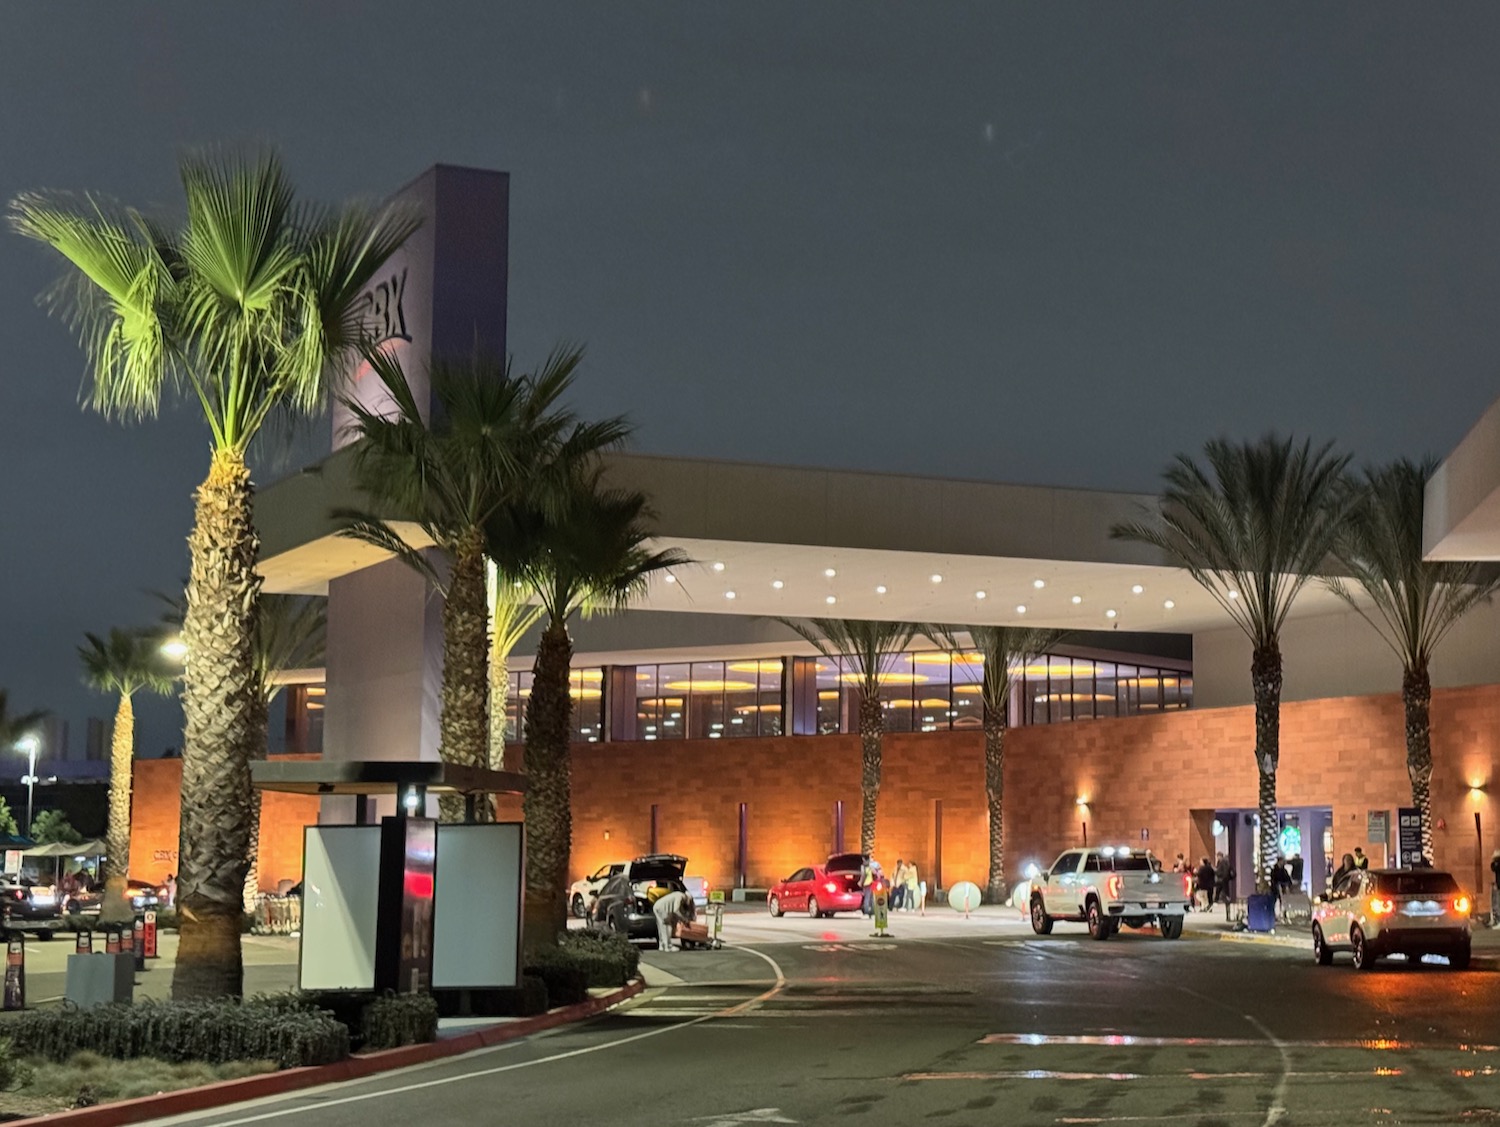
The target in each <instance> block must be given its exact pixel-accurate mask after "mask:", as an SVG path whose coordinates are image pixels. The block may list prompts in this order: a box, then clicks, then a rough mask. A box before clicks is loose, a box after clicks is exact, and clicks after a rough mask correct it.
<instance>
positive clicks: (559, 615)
mask: <svg viewBox="0 0 1500 1127" xmlns="http://www.w3.org/2000/svg"><path fill="white" fill-rule="evenodd" d="M601 475H602V471H601V470H600V469H599V467H598V466H597V465H595V466H593V467H591V468H588V469H579V468H578V466H577V463H575V472H574V488H573V489H572V491H571V492H570V493H567V494H560V493H559V494H554V495H553V497H552V499H551V504H548V505H542V504H517V505H510V506H507V507H506V508H505V509H503V510H501V511H500V512H498V513H496V514H495V515H494V516H493V517H492V518H491V520H490V521H489V522H488V523H487V525H486V537H485V539H486V545H487V548H488V551H489V554H490V557H491V558H492V559H494V561H495V563H496V566H497V567H498V569H499V572H500V575H501V576H503V577H506V578H509V579H510V580H511V581H512V582H514V581H517V580H519V581H520V583H521V585H522V589H524V590H530V591H534V592H535V593H536V597H537V600H538V602H539V603H540V604H541V607H542V616H543V620H544V621H545V622H546V627H545V629H544V630H543V631H542V636H541V638H540V639H539V641H538V643H537V651H536V660H535V664H534V665H533V666H532V679H531V696H530V697H529V698H528V699H527V702H526V721H525V736H526V752H525V767H526V780H527V781H526V796H525V799H524V800H523V803H524V804H523V810H524V812H525V820H526V914H527V921H526V925H527V926H526V940H527V942H528V943H529V944H532V945H536V944H540V943H550V942H552V941H553V940H554V939H555V938H556V936H557V934H558V933H559V932H560V931H562V930H563V928H565V927H566V926H567V914H568V911H567V877H568V860H569V855H570V852H571V849H572V837H573V814H572V798H573V795H572V762H571V747H570V740H571V737H572V731H573V723H572V714H573V698H572V694H571V692H570V688H571V686H570V681H571V677H572V662H573V642H572V639H571V638H570V637H569V635H568V620H569V619H570V618H571V617H572V616H573V615H575V614H578V613H583V614H586V615H587V614H593V613H599V612H609V611H618V610H623V609H625V607H627V606H629V604H630V603H631V601H632V600H634V599H635V598H637V597H638V596H639V595H640V594H641V592H642V591H643V590H644V589H645V585H646V581H647V579H648V578H649V577H650V576H651V575H653V574H654V573H656V572H658V571H662V570H665V569H668V568H672V567H677V566H680V565H682V564H685V563H687V562H688V560H687V557H686V556H684V555H683V554H682V553H681V552H679V551H677V550H676V549H666V550H654V549H653V548H652V546H651V545H650V543H649V540H650V536H649V533H648V532H647V530H646V526H645V522H646V521H647V520H648V519H649V518H650V517H651V515H652V514H651V512H650V510H649V508H648V506H647V501H646V497H645V495H644V494H641V493H637V492H632V491H630V490H621V489H607V488H605V487H604V486H603V485H602V484H601Z"/></svg>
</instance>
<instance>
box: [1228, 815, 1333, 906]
mask: <svg viewBox="0 0 1500 1127" xmlns="http://www.w3.org/2000/svg"><path fill="white" fill-rule="evenodd" d="M1276 814H1277V821H1278V822H1279V823H1280V824H1279V827H1278V830H1277V835H1276V836H1277V849H1278V852H1279V854H1280V855H1281V856H1282V857H1284V858H1286V859H1288V860H1290V861H1292V868H1293V872H1294V874H1295V875H1296V876H1299V877H1300V878H1301V879H1300V880H1296V881H1294V887H1296V886H1300V888H1301V891H1303V892H1305V893H1306V894H1307V895H1308V896H1309V897H1312V896H1317V895H1319V894H1321V893H1322V892H1324V891H1325V890H1326V889H1327V887H1328V878H1329V876H1330V875H1331V874H1332V872H1333V867H1332V863H1331V861H1332V857H1333V808H1332V807H1331V806H1283V807H1281V808H1280V809H1278V810H1277V811H1276ZM1199 824H1200V825H1201V824H1202V823H1201V822H1200V823H1199ZM1259 825H1260V815H1259V814H1258V813H1257V812H1256V811H1255V810H1254V809H1224V810H1215V811H1213V815H1212V819H1211V821H1210V822H1209V836H1210V838H1211V840H1212V842H1213V850H1214V853H1215V854H1216V855H1217V854H1219V853H1223V854H1224V855H1225V856H1227V857H1228V858H1229V863H1230V865H1232V866H1233V867H1234V873H1235V877H1234V880H1233V881H1232V882H1231V894H1232V895H1234V896H1235V897H1236V898H1238V897H1243V896H1248V895H1249V894H1250V893H1252V892H1254V891H1255V874H1256V873H1257V872H1258V871H1259V869H1260V864H1259V862H1260V834H1259V832H1258V828H1259ZM1298 860H1300V862H1301V864H1300V865H1298V863H1297V862H1298Z"/></svg>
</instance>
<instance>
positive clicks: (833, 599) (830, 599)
mask: <svg viewBox="0 0 1500 1127" xmlns="http://www.w3.org/2000/svg"><path fill="white" fill-rule="evenodd" d="M823 601H824V602H825V603H827V604H828V605H829V606H833V604H834V603H836V602H838V598H837V597H836V596H834V595H829V596H828V598H826V599H824V600H823Z"/></svg>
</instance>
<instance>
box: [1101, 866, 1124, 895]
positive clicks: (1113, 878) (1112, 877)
mask: <svg viewBox="0 0 1500 1127" xmlns="http://www.w3.org/2000/svg"><path fill="white" fill-rule="evenodd" d="M1104 887H1105V888H1106V889H1108V890H1109V898H1110V899H1111V900H1118V899H1119V898H1120V890H1121V889H1122V888H1124V887H1125V880H1124V878H1123V877H1121V876H1120V874H1119V873H1110V874H1109V879H1108V880H1107V881H1105V882H1104Z"/></svg>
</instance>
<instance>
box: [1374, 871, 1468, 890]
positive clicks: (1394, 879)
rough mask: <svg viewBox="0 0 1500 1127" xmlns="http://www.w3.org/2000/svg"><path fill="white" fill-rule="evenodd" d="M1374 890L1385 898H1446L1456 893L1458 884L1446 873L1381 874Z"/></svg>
mask: <svg viewBox="0 0 1500 1127" xmlns="http://www.w3.org/2000/svg"><path fill="white" fill-rule="evenodd" d="M1375 888H1376V889H1377V890H1378V891H1379V892H1380V893H1381V894H1382V895H1385V896H1447V895H1449V894H1450V893H1454V892H1457V891H1458V882H1457V881H1455V880H1454V879H1453V877H1452V876H1450V875H1449V874H1448V873H1437V872H1431V871H1427V872H1416V873H1381V874H1380V875H1379V876H1377V877H1376V878H1375Z"/></svg>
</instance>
